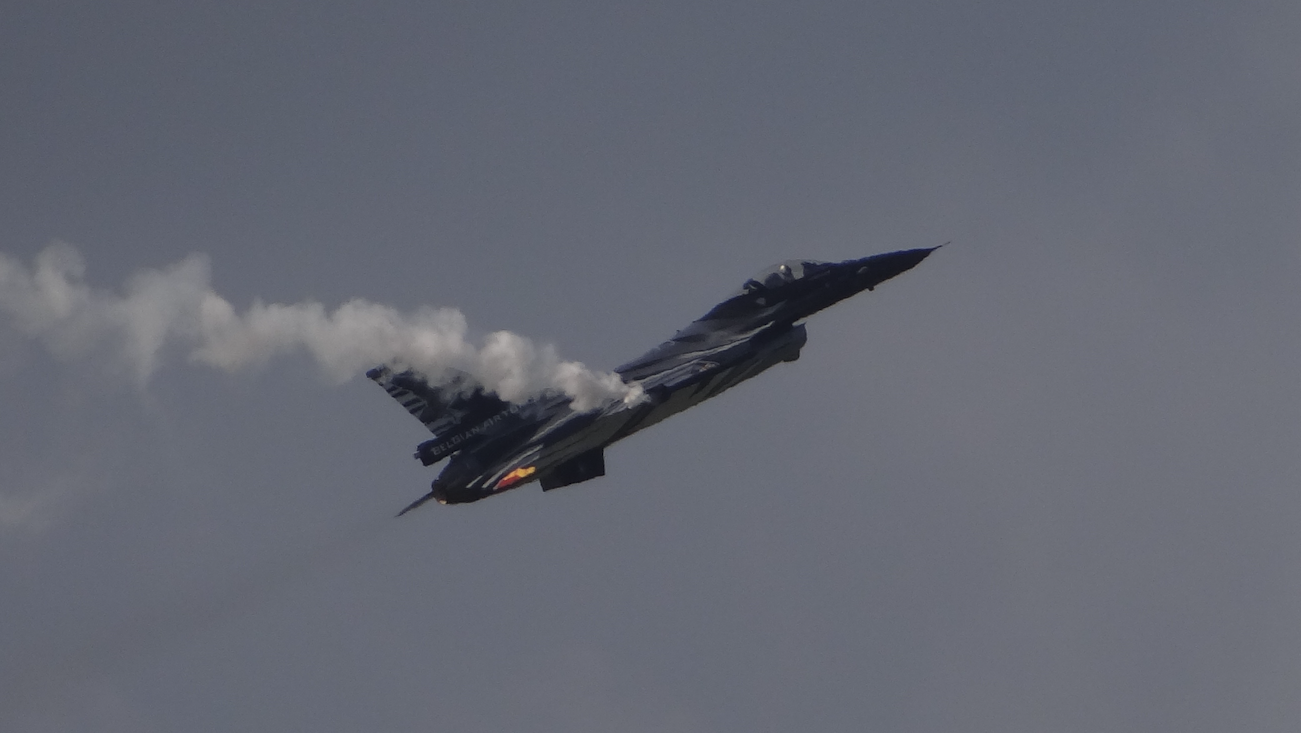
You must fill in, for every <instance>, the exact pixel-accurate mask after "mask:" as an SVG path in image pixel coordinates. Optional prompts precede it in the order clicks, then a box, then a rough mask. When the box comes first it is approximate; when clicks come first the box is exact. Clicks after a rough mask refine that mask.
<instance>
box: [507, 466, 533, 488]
mask: <svg viewBox="0 0 1301 733" xmlns="http://www.w3.org/2000/svg"><path fill="white" fill-rule="evenodd" d="M537 472H538V469H537V467H535V466H526V467H524V468H517V469H515V470H514V471H511V472H510V473H508V474H506V475H505V476H503V477H502V479H501V480H500V481H498V482H497V488H499V489H509V488H510V487H512V486H514V485H515V484H518V483H519V482H521V481H523V480H524V479H526V478H528V477H529V476H532V475H533V474H535V473H537Z"/></svg>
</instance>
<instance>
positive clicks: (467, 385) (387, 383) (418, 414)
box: [366, 366, 511, 466]
mask: <svg viewBox="0 0 1301 733" xmlns="http://www.w3.org/2000/svg"><path fill="white" fill-rule="evenodd" d="M366 376H367V377H369V378H370V379H372V380H373V381H374V382H375V383H376V384H378V385H379V386H381V387H383V388H384V391H385V392H388V393H389V396H391V397H392V398H393V399H395V400H397V402H398V404H400V405H402V407H403V408H405V409H406V411H407V412H409V413H411V414H412V415H413V416H414V417H415V418H416V419H417V420H419V421H420V422H421V423H424V426H425V427H426V428H428V429H429V432H431V433H433V434H434V438H433V440H428V441H425V442H424V443H421V444H420V447H419V448H418V449H417V451H416V457H417V458H419V459H420V461H421V462H422V463H424V464H425V465H426V466H428V465H430V464H433V463H437V462H438V461H440V460H442V459H443V458H446V457H447V456H448V455H450V454H452V453H454V452H456V451H457V450H459V449H460V448H462V447H464V445H465V444H466V443H467V442H468V441H469V440H470V439H471V438H473V437H475V436H477V435H479V434H480V433H482V432H484V431H485V430H486V429H487V428H488V427H491V426H492V425H494V424H496V423H497V422H499V421H500V420H502V419H504V418H505V416H506V415H507V414H509V412H510V410H511V405H510V403H509V402H506V401H505V400H503V399H501V398H500V397H498V396H497V395H495V394H493V393H492V392H489V391H486V390H484V388H483V387H482V386H480V385H478V384H476V383H475V382H474V380H472V379H471V378H470V377H469V375H467V374H461V373H458V374H456V375H454V376H453V377H452V378H451V379H450V380H448V381H447V382H446V383H445V384H440V385H434V384H431V383H430V381H429V378H428V377H427V376H425V375H424V374H421V373H420V372H418V371H415V370H414V369H407V370H404V371H401V372H395V371H393V370H392V369H391V368H389V367H388V366H378V367H375V368H374V369H371V370H370V371H368V372H366Z"/></svg>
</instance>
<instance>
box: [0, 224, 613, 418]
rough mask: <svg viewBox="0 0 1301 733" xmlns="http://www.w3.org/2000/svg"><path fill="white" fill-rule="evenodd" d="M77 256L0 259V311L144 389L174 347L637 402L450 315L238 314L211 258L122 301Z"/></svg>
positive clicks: (357, 311) (271, 306) (142, 276)
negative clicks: (214, 283)
mask: <svg viewBox="0 0 1301 733" xmlns="http://www.w3.org/2000/svg"><path fill="white" fill-rule="evenodd" d="M85 270H86V267H85V262H84V260H83V259H82V258H81V255H80V254H79V253H78V252H77V250H76V249H74V248H73V247H71V246H70V245H67V244H63V243H55V244H52V245H50V246H49V247H47V248H46V249H45V250H43V251H42V252H41V253H40V254H39V255H37V257H36V260H35V263H34V264H33V266H32V267H31V268H30V269H29V268H28V267H26V266H25V265H24V264H23V263H21V262H18V261H15V260H14V259H12V258H10V257H8V256H6V255H3V254H0V312H3V313H5V314H6V315H7V316H8V317H9V318H10V320H11V322H12V324H13V325H14V327H15V328H17V329H18V330H19V331H21V332H22V333H25V334H27V335H28V336H31V337H33V338H35V339H37V340H39V341H40V342H42V343H43V344H44V345H45V346H46V347H47V348H49V350H50V351H51V352H52V353H53V354H55V355H56V356H59V357H61V358H66V359H73V358H79V357H85V356H87V355H90V354H95V353H101V352H102V351H103V350H104V349H108V350H109V351H111V352H112V353H114V354H115V355H116V356H117V357H118V358H119V359H120V360H122V362H123V363H124V364H125V365H126V366H127V367H128V368H129V369H130V370H131V371H132V372H133V373H134V376H135V377H136V379H137V380H138V381H139V382H140V383H141V384H144V383H145V382H147V381H148V379H149V377H150V375H152V374H153V373H154V372H155V371H156V370H157V369H158V368H159V367H160V365H161V363H162V362H163V360H164V358H165V357H166V355H167V354H168V353H169V352H171V351H172V350H174V349H178V350H181V351H183V352H184V353H187V354H188V358H189V360H190V361H192V362H197V363H201V364H206V365H208V366H212V367H216V368H219V369H224V370H226V371H229V372H236V371H240V370H242V369H246V368H249V367H252V366H257V365H261V364H264V363H266V362H267V361H268V360H270V359H272V358H273V357H276V356H279V355H283V354H294V353H307V354H309V355H311V357H312V358H313V359H315V361H316V363H317V364H318V365H319V366H320V368H321V371H322V372H323V373H324V374H325V375H326V376H327V377H329V378H331V379H333V380H336V381H339V382H343V381H346V380H347V379H349V378H351V377H352V376H353V375H355V374H358V373H361V372H363V371H365V370H366V369H368V368H370V367H373V366H375V365H377V364H380V363H387V364H392V365H396V366H399V367H402V366H405V367H412V368H415V369H418V370H419V371H421V372H424V373H425V374H427V375H429V376H430V377H431V378H432V379H433V380H434V381H439V380H441V379H447V378H448V377H450V376H451V375H452V374H454V373H455V372H456V371H459V372H464V373H468V374H470V375H471V377H473V378H474V379H475V380H477V381H478V382H479V383H480V384H482V385H483V386H484V387H485V388H487V389H490V390H492V391H494V392H496V393H497V394H498V395H499V396H501V398H502V399H505V400H510V401H513V402H520V401H523V400H526V399H528V398H529V397H532V396H535V395H537V394H540V393H542V392H544V391H547V390H559V391H561V392H564V393H565V394H568V395H570V396H571V397H573V399H574V407H575V408H576V409H580V410H584V409H590V408H592V407H596V406H598V405H600V404H602V403H605V402H608V401H611V400H627V401H634V400H636V399H637V398H638V396H639V392H638V390H637V389H636V387H632V386H629V385H627V384H624V382H623V381H622V380H621V379H620V378H619V377H618V375H616V374H613V373H609V372H605V373H600V372H593V371H592V370H590V369H588V368H587V367H585V366H583V365H582V364H580V363H578V362H574V361H564V360H562V359H561V358H560V356H559V355H558V354H557V353H556V350H555V348H554V347H552V346H550V345H537V344H535V343H533V342H532V341H530V340H529V339H527V338H524V337H523V336H518V335H516V334H513V333H510V332H508V331H497V332H495V333H490V334H488V335H487V336H486V337H484V339H483V342H482V344H478V345H476V344H475V343H472V342H471V341H470V340H469V339H468V338H467V327H466V322H465V316H463V315H462V314H461V312H460V311H458V310H456V309H454V308H428V307H424V308H420V309H418V310H416V311H414V312H410V313H403V312H400V311H398V310H396V309H394V308H391V307H389V306H385V305H380V304H378V303H372V302H369V301H367V300H363V299H361V298H356V299H353V300H350V301H348V302H346V303H344V304H343V305H340V306H339V307H337V308H335V309H334V310H332V311H331V310H327V309H326V307H325V306H324V305H322V304H320V303H317V302H314V301H303V302H300V303H291V304H283V303H263V302H262V301H260V300H258V301H254V303H253V304H252V305H251V306H250V307H249V308H248V309H247V310H245V311H244V312H242V313H241V312H239V311H237V310H236V309H235V307H234V306H232V305H231V304H230V302H229V301H227V300H226V299H225V298H222V297H221V296H220V295H218V294H217V293H216V292H214V291H213V290H212V288H211V287H210V285H209V281H210V277H209V275H210V266H209V263H208V258H207V257H206V256H204V255H201V254H193V255H190V256H189V257H186V258H185V259H183V260H181V261H180V262H178V263H176V264H173V265H169V266H167V267H164V268H161V269H157V270H144V271H141V272H138V273H136V274H135V275H133V276H132V277H131V278H130V279H129V280H128V281H127V283H126V285H125V287H124V288H123V290H122V292H121V293H116V292H112V291H105V290H98V289H94V288H92V287H90V286H89V285H87V284H86V282H85Z"/></svg>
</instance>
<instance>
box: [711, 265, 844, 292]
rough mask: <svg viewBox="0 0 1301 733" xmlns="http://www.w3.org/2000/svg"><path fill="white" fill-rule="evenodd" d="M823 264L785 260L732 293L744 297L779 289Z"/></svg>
mask: <svg viewBox="0 0 1301 733" xmlns="http://www.w3.org/2000/svg"><path fill="white" fill-rule="evenodd" d="M824 265H826V263H825V262H818V261H817V260H786V261H785V262H783V263H781V264H779V265H773V266H772V267H769V268H768V269H766V270H764V271H763V272H760V273H759V274H757V275H755V276H754V277H752V278H750V279H749V280H746V281H745V284H744V285H742V286H741V289H740V290H738V291H736V292H735V293H733V294H732V295H733V297H735V296H737V295H746V294H748V293H756V292H759V291H762V290H772V289H774V288H779V287H781V286H782V285H785V284H786V283H792V282H795V281H796V280H799V279H801V278H804V277H806V276H808V275H810V274H812V273H813V272H816V271H817V270H820V269H822V267H823V266H824Z"/></svg>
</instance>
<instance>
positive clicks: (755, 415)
mask: <svg viewBox="0 0 1301 733" xmlns="http://www.w3.org/2000/svg"><path fill="white" fill-rule="evenodd" d="M189 5H193V4H189ZM1298 37H1301V6H1298V5H1297V4H1296V3H1288V2H1281V1H1280V2H1275V3H1269V2H1261V3H1208V2H1181V3H1173V2H1166V3H1160V2H1124V3H1120V2H1100V3H1030V2H1004V1H995V2H991V3H981V4H970V3H968V4H959V3H944V2H931V3H919V2H898V3H873V4H866V3H801V4H794V3H761V2H752V3H713V2H692V3H659V4H655V5H654V6H640V5H620V4H611V3H580V2H571V3H554V4H550V5H549V6H544V5H543V4H532V5H528V4H523V3H493V2H477V3H465V4H446V3H410V4H402V3H384V4H365V5H363V4H357V5H353V6H347V5H342V4H338V3H329V4H327V3H301V4H294V3H277V2H271V3H257V4H250V5H249V6H247V7H235V6H233V5H231V4H229V3H225V4H210V5H208V6H207V7H206V8H198V7H188V6H187V7H185V8H182V7H181V5H175V6H166V5H164V6H162V7H159V6H157V5H156V4H145V3H137V4H130V3H39V4H38V3H29V4H27V5H26V6H24V7H13V8H9V9H8V10H7V11H6V19H5V22H4V23H3V24H0V94H3V109H4V113H3V114H0V141H2V142H0V171H2V172H3V173H2V175H0V187H2V188H0V210H2V211H3V215H2V216H0V252H2V253H4V254H5V255H7V256H8V257H10V258H13V259H15V260H19V261H22V262H24V263H27V264H28V265H30V263H31V262H32V260H33V258H34V257H35V256H36V254H37V253H38V252H40V251H41V250H42V249H44V248H45V247H46V246H47V245H48V244H49V243H50V242H52V241H55V240H60V241H65V242H68V243H71V244H72V245H73V246H75V247H76V248H78V249H79V250H80V251H81V253H82V254H83V256H84V258H85V260H86V265H87V274H86V278H87V280H88V282H90V283H91V284H92V285H94V286H95V287H97V288H102V289H111V290H116V291H118V292H121V288H122V287H123V284H124V283H126V282H127V281H128V279H129V278H130V277H131V276H132V274H133V273H135V272H138V271H140V270H142V269H148V268H160V267H164V266H167V265H170V264H173V263H176V262H178V261H180V260H181V259H182V258H184V257H185V256H186V255H188V254H190V253H194V252H198V253H203V254H206V255H207V256H208V257H209V258H210V261H211V266H212V287H213V288H214V289H215V290H216V291H217V292H218V293H220V294H221V295H222V296H223V297H225V298H227V299H229V300H230V302H231V303H233V304H234V305H235V306H236V307H237V308H240V309H243V308H245V307H247V306H248V305H249V304H250V303H251V302H252V301H253V300H254V299H255V298H261V299H263V300H264V301H267V302H286V303H288V302H296V301H300V300H303V299H309V298H310V299H315V300H318V301H321V302H323V303H325V304H327V305H329V306H331V307H332V306H334V305H337V304H339V303H341V302H343V301H345V300H347V299H348V298H352V297H363V298H366V299H368V300H370V301H374V302H378V303H385V304H390V305H392V306H394V307H397V308H400V309H403V310H406V311H409V310H412V309H415V308H417V307H419V306H424V305H428V306H454V307H457V308H460V309H461V310H462V311H463V312H464V313H465V315H466V317H467V318H468V319H469V323H470V325H471V327H472V329H474V330H475V333H480V334H482V333H486V332H488V331H492V330H496V329H510V330H512V331H515V332H517V333H521V334H524V335H527V336H530V337H532V338H535V339H537V340H538V341H539V342H541V343H553V344H555V345H556V346H557V348H558V349H559V350H560V352H561V353H562V354H563V355H564V356H566V357H568V358H573V359H579V360H582V361H584V362H585V363H587V364H589V365H591V366H593V367H595V368H600V369H608V368H611V367H613V366H615V365H616V364H618V363H620V362H622V361H624V360H626V359H628V358H631V357H633V356H636V355H637V354H639V353H641V352H642V351H643V350H645V349H646V348H648V347H649V346H651V345H653V344H654V343H656V342H658V341H659V340H661V339H663V338H665V337H667V336H668V335H670V334H671V333H672V332H673V331H674V330H675V329H676V328H678V327H680V326H682V325H684V324H685V323H687V322H688V321H690V320H691V319H693V318H695V317H697V316H699V315H701V314H702V313H704V311H705V310H706V309H708V308H709V307H710V306H711V305H713V304H714V303H715V302H717V301H718V300H719V299H720V298H722V297H723V296H724V295H725V294H726V293H728V292H729V291H730V290H732V289H733V288H735V287H736V286H737V285H738V284H739V283H740V282H741V281H742V280H744V279H745V278H746V277H747V276H749V275H750V274H751V273H752V272H753V271H756V270H759V269H761V268H762V267H764V266H766V265H768V264H770V263H772V262H775V261H780V260H783V259H787V258H791V257H805V258H816V259H844V258H848V257H855V256H863V255H867V254H874V253H877V252H884V251H890V250H895V249H905V248H912V247H922V246H933V245H935V244H938V243H940V242H944V241H946V240H953V242H954V244H953V245H952V246H950V247H946V248H945V249H943V250H941V251H940V252H939V253H937V254H936V255H935V256H933V257H931V258H930V259H929V260H927V261H926V262H925V263H924V264H923V265H921V266H920V267H918V268H917V269H916V270H914V271H912V272H910V273H908V274H906V275H905V276H903V277H900V278H899V279H897V280H895V281H892V282H890V283H888V284H886V285H885V286H883V287H881V288H879V289H878V290H877V291H876V292H875V293H871V294H864V295H863V296H860V297H859V298H856V299H854V300H851V301H849V302H847V303H845V304H842V305H840V306H838V307H836V308H835V309H833V310H831V311H829V312H827V313H824V314H821V315H819V316H817V317H816V318H814V319H813V320H811V321H810V324H809V331H810V337H809V344H808V346H807V347H806V348H805V350H804V356H803V358H802V359H801V360H800V361H799V362H798V363H796V364H791V365H785V366H782V367H780V368H777V369H774V370H772V371H771V372H768V373H766V374H764V375H762V376H761V377H759V378H758V379H756V380H754V381H752V382H749V383H747V384H745V385H743V386H741V387H739V388H737V389H736V390H733V391H730V392H728V393H727V394H725V395H724V396H722V397H720V398H719V399H717V400H715V401H712V402H710V403H708V404H707V405H705V406H702V407H700V408H699V409H696V410H692V411H690V412H688V413H685V414H683V415H681V416H679V417H676V418H674V419H673V420H671V421H669V422H666V423H664V424H663V425H662V426H660V427H658V428H656V429H654V430H651V431H648V432H647V433H644V434H641V435H638V436H637V437H636V438H635V439H632V440H629V441H626V442H624V443H620V444H619V445H618V446H616V447H615V448H613V449H612V450H611V451H610V452H609V454H608V456H607V464H608V471H609V475H608V476H606V477H605V478H603V479H601V480H599V481H596V482H592V483H589V484H583V485H581V486H575V487H572V488H567V489H565V490H563V491H556V492H549V493H548V494H546V495H544V494H542V493H541V492H540V491H538V490H537V488H536V485H531V486H529V487H526V488H524V489H522V490H520V491H516V492H511V493H508V494H506V495H505V496H502V497H497V498H493V499H490V500H488V501H484V502H481V503H478V504H473V505H469V506H465V507H438V506H432V507H426V508H424V509H422V510H420V511H419V512H416V513H414V514H412V515H409V516H407V517H403V518H402V520H400V521H399V520H393V519H391V517H392V514H393V513H394V512H395V511H396V510H398V509H400V508H401V507H402V506H404V505H405V504H406V503H407V502H409V501H410V500H412V499H414V498H416V497H418V496H419V495H421V494H422V493H424V492H425V491H427V486H428V482H429V480H430V479H432V478H433V472H432V471H430V470H428V469H424V468H422V467H421V466H419V464H417V463H416V462H415V461H413V460H411V458H410V454H411V450H412V448H413V447H414V445H415V444H416V443H418V442H419V441H421V440H423V439H424V438H425V437H427V434H425V433H424V431H423V429H422V428H421V426H420V425H419V424H418V423H416V422H415V421H413V420H412V419H411V418H410V417H409V416H407V415H406V414H404V413H403V412H402V410H401V409H400V408H398V407H397V406H395V405H393V404H392V402H391V401H390V400H388V399H387V397H386V396H385V395H384V393H383V392H382V391H381V390H379V389H378V388H376V387H375V386H374V385H372V384H370V383H369V382H367V381H366V380H364V379H358V380H353V381H350V382H347V383H344V384H343V385H342V386H340V385H337V384H335V383H334V382H333V381H331V380H330V379H328V378H326V377H324V376H323V375H322V374H321V373H320V371H319V370H318V369H316V368H315V367H314V366H313V365H312V364H311V362H310V361H308V360H307V359H306V358H304V357H301V356H299V357H289V358H283V359H279V360H276V361H273V362H270V363H268V364H267V365H266V366H265V367H264V368H262V369H258V370H254V371H252V372H248V373H240V374H234V375H232V374H227V373H225V372H222V371H217V370H214V369H211V368H208V367H205V366H201V365H195V364H190V363H188V362H187V360H186V359H185V354H184V352H183V351H182V350H180V349H172V350H170V351H168V352H166V356H167V358H166V359H165V360H164V362H165V363H164V365H163V366H162V367H161V368H160V369H159V370H158V371H157V372H156V373H155V374H154V376H153V378H152V379H151V380H150V381H149V382H148V384H147V386H145V387H144V388H143V389H142V388H140V387H139V386H138V384H137V383H136V381H135V380H133V379H131V378H128V377H127V376H125V375H124V373H123V372H122V370H121V369H119V368H117V367H115V365H114V364H113V359H112V358H110V356H108V355H107V354H109V352H110V351H111V349H109V350H108V351H105V350H103V349H101V350H100V351H97V352H94V353H92V355H91V356H90V357H88V358H81V359H71V360H69V359H62V358H58V357H56V356H54V355H52V354H51V353H50V352H48V351H47V350H46V349H45V348H44V347H43V346H42V345H41V344H40V343H39V342H37V341H33V340H31V339H29V338H27V337H26V336H24V335H23V334H22V333H20V331H19V330H18V329H17V328H16V327H15V326H14V324H13V323H8V322H6V323H0V394H2V397H0V400H2V401H0V404H2V405H3V412H0V588H3V593H0V619H2V620H3V623H0V727H3V728H4V729H5V730H6V731H56V730H57V731H65V730H96V731H172V730H187V731H229V730H312V731H356V730H386V731H407V730H411V731H415V730H422V731H423V730H465V731H497V730H528V731H609V730H627V731H787V730H795V729H801V730H844V731H860V730H882V731H936V730H961V731H991V732H993V731H998V732H999V733H1006V732H1008V731H1026V732H1040V731H1046V730H1051V731H1063V732H1068V731H1081V732H1083V731H1128V730H1143V731H1152V730H1162V731H1164V730H1169V731H1176V730H1177V731H1207V732H1208V733H1210V732H1214V733H1219V732H1220V731H1223V730H1229V729H1232V730H1250V731H1288V732H1291V731H1295V730H1297V729H1298V728H1299V727H1301V702H1299V700H1301V697H1299V696H1298V695H1297V694H1296V692H1297V690H1298V689H1301V583H1298V577H1299V575H1298V573H1299V572H1301V532H1299V531H1298V527H1301V490H1299V488H1301V450H1299V449H1298V448H1299V446H1301V390H1298V388H1297V386H1296V375H1297V374H1298V373H1301V346H1299V345H1298V341H1299V339H1298V314H1299V313H1301V288H1298V279H1299V276H1301V214H1299V213H1298V212H1301V206H1299V205H1298V204H1301V94H1298V89H1301V50H1299V49H1301V47H1298V44H1297V43H1296V39H1297V38H1298ZM104 348H105V349H108V347H104Z"/></svg>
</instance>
